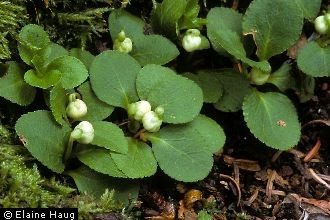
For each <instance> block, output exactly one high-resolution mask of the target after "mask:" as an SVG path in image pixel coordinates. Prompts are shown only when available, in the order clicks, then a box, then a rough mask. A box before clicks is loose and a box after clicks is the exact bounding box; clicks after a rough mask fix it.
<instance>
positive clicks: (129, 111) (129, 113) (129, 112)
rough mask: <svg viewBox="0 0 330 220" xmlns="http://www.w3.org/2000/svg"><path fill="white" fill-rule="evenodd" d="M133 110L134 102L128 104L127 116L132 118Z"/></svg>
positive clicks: (134, 110)
mask: <svg viewBox="0 0 330 220" xmlns="http://www.w3.org/2000/svg"><path fill="white" fill-rule="evenodd" d="M135 112H136V103H135V102H134V103H131V104H129V105H128V108H127V114H128V116H130V117H133V118H134V115H135Z"/></svg>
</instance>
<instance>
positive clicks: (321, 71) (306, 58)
mask: <svg viewBox="0 0 330 220" xmlns="http://www.w3.org/2000/svg"><path fill="white" fill-rule="evenodd" d="M329 60H330V46H328V47H325V48H322V47H320V46H319V45H318V44H317V43H316V42H310V43H308V44H306V45H305V46H304V47H303V48H301V49H300V50H299V53H298V58H297V63H298V67H299V69H300V70H301V71H303V72H304V73H306V74H308V75H310V76H313V77H321V76H330V62H329Z"/></svg>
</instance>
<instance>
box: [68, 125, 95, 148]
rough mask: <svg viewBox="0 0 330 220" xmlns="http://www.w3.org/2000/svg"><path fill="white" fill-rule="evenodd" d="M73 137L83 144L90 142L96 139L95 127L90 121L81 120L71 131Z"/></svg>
mask: <svg viewBox="0 0 330 220" xmlns="http://www.w3.org/2000/svg"><path fill="white" fill-rule="evenodd" d="M71 138H73V139H74V140H76V141H77V142H79V143H81V144H89V143H91V142H92V141H93V139H94V128H93V125H92V124H91V123H89V122H88V121H82V122H80V123H79V124H78V125H77V126H76V127H75V128H74V129H73V131H72V132H71Z"/></svg>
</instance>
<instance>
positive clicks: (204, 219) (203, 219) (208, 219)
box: [197, 210, 213, 220]
mask: <svg viewBox="0 0 330 220" xmlns="http://www.w3.org/2000/svg"><path fill="white" fill-rule="evenodd" d="M197 219H198V220H212V219H213V217H212V215H210V214H209V213H207V211H204V210H202V211H200V212H198V216H197Z"/></svg>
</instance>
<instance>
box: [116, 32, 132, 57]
mask: <svg viewBox="0 0 330 220" xmlns="http://www.w3.org/2000/svg"><path fill="white" fill-rule="evenodd" d="M113 49H114V50H118V51H119V52H123V53H129V52H131V51H132V49H133V42H132V40H131V39H130V38H128V37H126V36H125V32H124V31H121V32H119V34H118V36H117V38H116V39H115V42H114V44H113Z"/></svg>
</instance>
